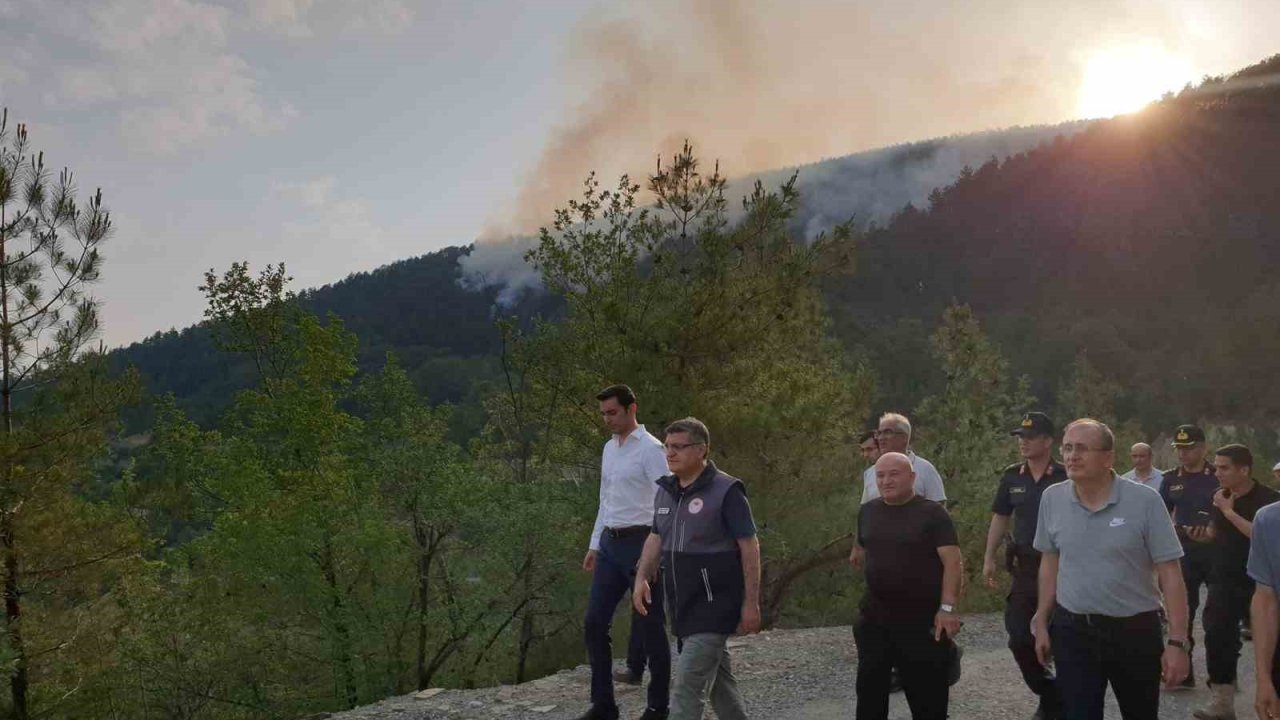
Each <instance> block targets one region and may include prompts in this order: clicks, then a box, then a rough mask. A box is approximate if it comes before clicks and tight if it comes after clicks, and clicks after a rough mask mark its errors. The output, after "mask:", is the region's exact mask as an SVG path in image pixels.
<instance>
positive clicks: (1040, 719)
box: [1031, 703, 1062, 720]
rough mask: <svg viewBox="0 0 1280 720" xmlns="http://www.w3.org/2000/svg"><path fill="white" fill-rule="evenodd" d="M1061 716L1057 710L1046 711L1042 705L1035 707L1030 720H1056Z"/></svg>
mask: <svg viewBox="0 0 1280 720" xmlns="http://www.w3.org/2000/svg"><path fill="white" fill-rule="evenodd" d="M1061 716H1062V714H1061V712H1060V711H1058V710H1052V709H1046V708H1045V706H1044V703H1040V704H1039V705H1038V706H1036V713H1035V714H1034V715H1032V716H1031V720H1058V718H1060V717H1061Z"/></svg>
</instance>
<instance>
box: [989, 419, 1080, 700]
mask: <svg viewBox="0 0 1280 720" xmlns="http://www.w3.org/2000/svg"><path fill="white" fill-rule="evenodd" d="M1053 432H1054V429H1053V421H1052V420H1050V419H1049V416H1048V415H1045V414H1044V413H1039V412H1030V413H1027V414H1026V415H1025V416H1023V418H1022V422H1021V423H1020V424H1019V426H1018V427H1017V428H1015V429H1014V430H1013V431H1012V432H1011V433H1010V435H1014V436H1016V437H1017V438H1018V451H1019V452H1020V453H1021V454H1022V458H1023V460H1022V462H1020V463H1015V464H1013V465H1010V466H1009V467H1007V468H1005V469H1004V473H1003V474H1002V475H1001V477H1000V485H999V487H998V488H997V489H996V496H995V500H994V501H993V502H992V503H991V525H990V527H989V528H988V530H987V547H986V553H985V555H984V557H983V562H982V575H983V577H984V578H986V581H987V586H988V587H992V588H994V587H995V586H996V578H995V576H996V549H997V548H998V547H999V546H1000V543H1001V542H1002V541H1004V540H1005V537H1006V535H1008V533H1009V524H1010V520H1012V521H1013V535H1012V536H1011V537H1010V538H1009V544H1008V548H1007V550H1006V553H1005V566H1006V567H1007V568H1008V570H1009V573H1010V574H1011V575H1013V586H1012V587H1011V588H1010V590H1009V595H1008V597H1007V598H1006V600H1005V606H1004V608H1005V609H1004V626H1005V631H1006V632H1008V634H1009V650H1010V651H1011V652H1012V653H1013V659H1014V661H1015V662H1016V663H1017V664H1018V669H1019V670H1020V671H1022V679H1023V680H1024V681H1025V682H1026V683H1027V687H1028V688H1030V689H1031V692H1033V693H1035V694H1036V695H1037V696H1039V698H1040V704H1039V706H1038V707H1037V708H1036V713H1035V716H1034V720H1057V717H1058V715H1059V712H1060V710H1061V705H1062V702H1061V699H1060V698H1059V697H1058V689H1057V687H1056V686H1055V685H1054V678H1053V673H1051V672H1050V671H1049V670H1048V668H1046V667H1045V666H1044V665H1041V664H1040V660H1039V659H1038V658H1037V657H1036V647H1035V638H1033V637H1032V636H1031V620H1032V618H1033V617H1034V616H1035V613H1036V593H1037V582H1038V577H1039V574H1040V553H1039V552H1037V551H1036V549H1035V547H1033V543H1034V542H1035V537H1036V519H1037V518H1038V516H1039V512H1040V497H1041V494H1042V493H1044V491H1045V489H1046V488H1048V487H1050V486H1051V485H1055V484H1057V483H1060V482H1062V481H1064V480H1066V479H1067V470H1066V468H1065V467H1063V466H1062V465H1060V464H1059V463H1057V462H1054V460H1053V456H1052V451H1053Z"/></svg>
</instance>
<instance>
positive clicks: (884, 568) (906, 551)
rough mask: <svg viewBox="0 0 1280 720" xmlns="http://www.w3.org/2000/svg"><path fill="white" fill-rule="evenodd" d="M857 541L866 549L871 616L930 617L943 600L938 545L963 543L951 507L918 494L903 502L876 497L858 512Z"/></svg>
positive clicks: (866, 602)
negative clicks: (946, 508) (890, 501)
mask: <svg viewBox="0 0 1280 720" xmlns="http://www.w3.org/2000/svg"><path fill="white" fill-rule="evenodd" d="M858 544H859V545H861V546H862V547H863V548H865V549H866V572H867V594H866V596H864V598H863V601H862V608H863V611H864V612H865V613H866V614H867V616H868V619H871V620H874V621H877V622H897V623H904V622H921V623H929V622H932V619H933V616H934V615H935V614H936V613H937V612H938V605H939V604H940V603H941V602H942V558H940V557H939V556H938V548H940V547H947V546H948V545H958V544H959V543H958V542H957V541H956V528H955V524H954V523H952V521H951V516H950V515H948V514H947V511H946V510H945V509H944V508H943V507H942V506H941V505H939V504H938V503H936V502H928V501H926V500H924V499H922V498H921V497H920V496H919V495H916V496H913V497H912V498H911V499H910V500H909V501H907V502H906V503H905V504H902V505H889V504H887V503H885V501H884V499H883V498H876V499H875V500H873V501H871V502H869V503H867V504H865V505H863V506H862V508H861V509H860V510H859V512H858Z"/></svg>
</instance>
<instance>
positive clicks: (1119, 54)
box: [1076, 45, 1192, 118]
mask: <svg viewBox="0 0 1280 720" xmlns="http://www.w3.org/2000/svg"><path fill="white" fill-rule="evenodd" d="M1191 79H1192V73H1191V65H1190V63H1188V62H1187V61H1186V60H1185V59H1183V58H1179V57H1177V56H1175V55H1172V54H1171V53H1169V52H1168V51H1166V50H1164V49H1163V48H1161V47H1158V46H1155V45H1133V46H1128V47H1115V48H1108V49H1106V50H1100V51H1098V52H1095V53H1093V54H1092V55H1091V56H1090V57H1089V59H1088V62H1087V63H1086V64H1085V69H1084V77H1083V78H1082V79H1081V82H1080V93H1079V96H1078V98H1077V101H1076V113H1077V115H1078V116H1079V117H1082V118H1100V117H1111V116H1113V115H1123V114H1125V113H1131V112H1135V111H1137V110H1141V109H1142V108H1143V107H1145V106H1146V105H1147V104H1148V103H1150V102H1152V101H1153V100H1158V99H1159V98H1160V96H1161V95H1163V94H1164V93H1166V92H1169V91H1174V90H1179V89H1181V88H1182V86H1183V85H1185V84H1186V83H1187V82H1188V81H1189V80H1191Z"/></svg>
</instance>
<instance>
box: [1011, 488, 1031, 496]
mask: <svg viewBox="0 0 1280 720" xmlns="http://www.w3.org/2000/svg"><path fill="white" fill-rule="evenodd" d="M1026 491H1027V489H1026V488H1024V487H1011V488H1009V494H1010V495H1021V494H1022V493H1025V492H1026Z"/></svg>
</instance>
